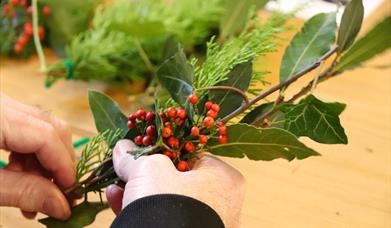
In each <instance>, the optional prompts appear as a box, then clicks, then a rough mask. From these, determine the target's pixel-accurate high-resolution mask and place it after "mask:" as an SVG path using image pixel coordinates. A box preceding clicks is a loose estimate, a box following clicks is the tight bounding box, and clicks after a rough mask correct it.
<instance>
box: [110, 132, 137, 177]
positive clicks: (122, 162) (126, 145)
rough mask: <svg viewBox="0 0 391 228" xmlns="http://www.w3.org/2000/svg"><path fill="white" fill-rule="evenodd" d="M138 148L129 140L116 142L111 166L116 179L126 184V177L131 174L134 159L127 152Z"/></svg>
mask: <svg viewBox="0 0 391 228" xmlns="http://www.w3.org/2000/svg"><path fill="white" fill-rule="evenodd" d="M137 148H138V147H137V146H136V145H135V144H134V143H133V142H132V141H130V140H127V139H124V140H120V141H118V142H117V144H116V145H115V147H114V150H113V166H114V170H115V172H116V173H117V175H118V177H119V178H121V180H123V181H125V182H128V176H129V173H130V172H131V169H132V167H133V164H134V163H135V161H136V160H135V159H134V157H133V156H132V155H130V154H129V153H128V151H132V150H135V149H137Z"/></svg>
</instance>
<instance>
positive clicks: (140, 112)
mask: <svg viewBox="0 0 391 228" xmlns="http://www.w3.org/2000/svg"><path fill="white" fill-rule="evenodd" d="M146 114H147V113H146V112H145V111H144V109H139V110H137V111H136V113H135V114H134V115H135V116H136V118H137V119H139V120H143V119H145V116H146Z"/></svg>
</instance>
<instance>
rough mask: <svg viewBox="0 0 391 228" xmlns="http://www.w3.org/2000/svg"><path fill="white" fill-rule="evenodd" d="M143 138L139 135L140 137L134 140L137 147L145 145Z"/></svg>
mask: <svg viewBox="0 0 391 228" xmlns="http://www.w3.org/2000/svg"><path fill="white" fill-rule="evenodd" d="M143 138H144V137H143V136H141V135H138V136H136V138H134V143H136V145H141V144H143Z"/></svg>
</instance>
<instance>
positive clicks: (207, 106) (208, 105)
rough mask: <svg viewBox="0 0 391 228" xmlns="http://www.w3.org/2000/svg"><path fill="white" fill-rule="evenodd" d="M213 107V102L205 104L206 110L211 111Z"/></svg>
mask: <svg viewBox="0 0 391 228" xmlns="http://www.w3.org/2000/svg"><path fill="white" fill-rule="evenodd" d="M212 105H213V102H212V101H207V102H205V108H206V109H207V110H209V109H211V108H212Z"/></svg>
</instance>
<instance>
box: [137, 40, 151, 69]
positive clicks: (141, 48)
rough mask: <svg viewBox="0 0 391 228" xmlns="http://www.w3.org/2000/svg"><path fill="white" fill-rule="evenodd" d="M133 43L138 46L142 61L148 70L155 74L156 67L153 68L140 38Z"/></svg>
mask: <svg viewBox="0 0 391 228" xmlns="http://www.w3.org/2000/svg"><path fill="white" fill-rule="evenodd" d="M133 43H134V45H135V46H136V48H137V51H138V53H139V55H140V57H141V59H142V60H143V61H144V63H145V65H146V66H147V67H148V69H149V70H150V71H151V72H152V73H155V67H154V66H153V64H152V62H151V60H149V58H148V55H147V53H146V52H145V51H144V48H143V46H142V45H141V43H140V40H139V39H138V38H134V39H133Z"/></svg>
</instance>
